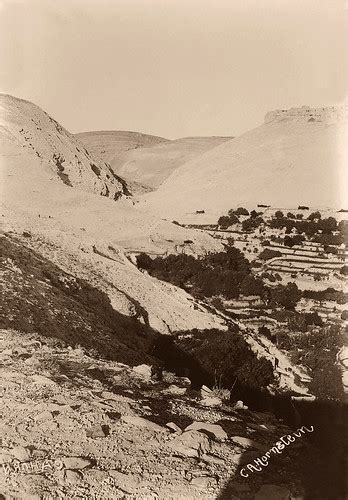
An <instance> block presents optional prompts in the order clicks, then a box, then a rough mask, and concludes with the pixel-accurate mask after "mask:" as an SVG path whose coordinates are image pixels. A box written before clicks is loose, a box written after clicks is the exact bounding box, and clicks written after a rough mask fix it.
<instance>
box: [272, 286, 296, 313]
mask: <svg viewBox="0 0 348 500" xmlns="http://www.w3.org/2000/svg"><path fill="white" fill-rule="evenodd" d="M271 294H272V299H273V300H274V302H276V304H278V305H280V306H282V307H284V308H285V309H290V310H292V309H295V306H296V304H297V302H298V301H299V300H300V299H301V297H302V293H301V291H300V290H299V289H298V287H297V285H296V283H288V284H287V285H286V286H282V285H279V286H278V287H277V288H274V289H273V290H272V291H271Z"/></svg>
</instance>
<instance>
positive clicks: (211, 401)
mask: <svg viewBox="0 0 348 500" xmlns="http://www.w3.org/2000/svg"><path fill="white" fill-rule="evenodd" d="M201 405H203V406H221V405H222V401H221V399H220V398H215V397H207V398H204V399H202V401H201Z"/></svg>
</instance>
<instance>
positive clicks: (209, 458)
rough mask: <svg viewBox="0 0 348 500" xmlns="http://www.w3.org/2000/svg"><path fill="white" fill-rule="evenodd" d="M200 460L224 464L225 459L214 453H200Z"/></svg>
mask: <svg viewBox="0 0 348 500" xmlns="http://www.w3.org/2000/svg"><path fill="white" fill-rule="evenodd" d="M201 458H202V460H204V461H205V462H207V463H208V464H215V465H225V460H223V459H222V458H219V457H216V456H215V455H205V454H204V455H202V457H201Z"/></svg>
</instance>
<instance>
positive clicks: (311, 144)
mask: <svg viewBox="0 0 348 500" xmlns="http://www.w3.org/2000/svg"><path fill="white" fill-rule="evenodd" d="M347 116H348V108H347V107H341V108H323V109H322V108H320V109H314V110H313V109H310V108H306V107H303V108H294V109H290V110H288V111H286V110H284V111H276V112H273V113H268V114H267V116H266V120H265V123H264V124H263V125H261V126H259V127H258V128H255V129H253V130H251V131H249V132H247V133H245V134H243V135H242V136H239V137H237V138H235V139H233V140H230V141H227V142H224V143H223V144H221V145H219V146H217V147H215V148H214V149H211V150H210V151H207V152H206V153H204V154H202V155H200V156H198V157H196V158H194V159H193V160H191V161H188V162H186V163H185V164H184V165H182V166H180V167H179V168H177V169H176V170H175V172H173V173H172V174H171V175H170V177H168V179H166V181H165V182H164V183H163V184H162V185H161V187H160V188H159V189H158V190H157V191H156V192H155V193H150V194H149V195H146V197H145V200H146V201H145V204H146V205H147V206H148V207H151V208H153V209H154V210H156V211H158V212H159V213H161V214H166V215H167V214H170V216H171V217H177V218H179V217H183V216H184V215H187V214H192V213H195V212H196V211H197V210H205V212H206V213H213V212H214V213H215V214H216V213H223V212H225V211H227V210H228V209H229V208H233V207H236V206H238V205H240V204H242V206H249V205H250V206H253V207H255V206H256V205H257V204H258V203H264V204H267V205H271V206H273V207H287V208H297V206H298V205H308V206H318V207H325V206H328V207H334V208H335V207H338V208H342V205H343V204H344V193H343V186H345V185H347V178H346V177H347V169H346V168H345V161H346V144H347V142H348V126H347ZM343 208H344V207H343Z"/></svg>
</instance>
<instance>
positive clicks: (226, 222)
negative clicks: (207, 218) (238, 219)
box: [218, 215, 230, 227]
mask: <svg viewBox="0 0 348 500" xmlns="http://www.w3.org/2000/svg"><path fill="white" fill-rule="evenodd" d="M218 225H219V226H221V227H228V226H229V225H230V218H229V217H228V216H227V215H221V217H220V218H219V220H218Z"/></svg>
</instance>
